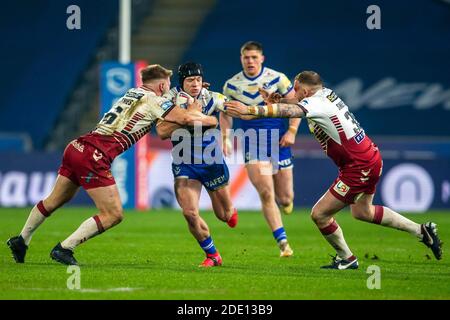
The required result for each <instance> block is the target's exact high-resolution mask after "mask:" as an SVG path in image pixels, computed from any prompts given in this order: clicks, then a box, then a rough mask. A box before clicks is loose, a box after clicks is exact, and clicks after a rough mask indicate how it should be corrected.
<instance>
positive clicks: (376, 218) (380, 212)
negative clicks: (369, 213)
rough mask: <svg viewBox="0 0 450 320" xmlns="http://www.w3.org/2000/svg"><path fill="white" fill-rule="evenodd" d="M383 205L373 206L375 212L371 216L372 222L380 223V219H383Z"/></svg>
mask: <svg viewBox="0 0 450 320" xmlns="http://www.w3.org/2000/svg"><path fill="white" fill-rule="evenodd" d="M383 211H384V210H383V206H375V214H374V216H373V223H375V224H381V220H383Z"/></svg>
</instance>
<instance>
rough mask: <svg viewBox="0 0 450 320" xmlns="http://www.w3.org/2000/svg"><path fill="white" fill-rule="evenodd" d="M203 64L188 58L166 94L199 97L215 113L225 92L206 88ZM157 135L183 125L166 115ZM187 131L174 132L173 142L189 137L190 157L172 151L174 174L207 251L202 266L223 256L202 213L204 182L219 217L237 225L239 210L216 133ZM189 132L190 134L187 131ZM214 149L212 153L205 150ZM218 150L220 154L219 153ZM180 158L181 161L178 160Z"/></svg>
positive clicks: (192, 226)
mask: <svg viewBox="0 0 450 320" xmlns="http://www.w3.org/2000/svg"><path fill="white" fill-rule="evenodd" d="M203 78H204V74H203V68H202V66H201V65H200V64H198V63H195V62H187V63H185V64H182V65H180V66H179V68H178V81H179V85H178V86H177V87H174V88H172V89H171V90H170V92H169V93H168V94H167V95H165V97H167V98H168V99H174V101H175V103H177V104H178V103H179V104H180V105H181V106H183V107H184V106H185V104H184V103H183V102H185V101H189V100H193V98H196V99H197V100H198V101H199V103H200V105H199V108H200V107H201V108H200V109H199V111H200V112H202V113H204V114H205V115H213V116H216V115H217V114H218V112H220V111H222V110H223V103H224V102H225V100H226V98H225V96H224V95H222V94H220V93H217V92H213V91H209V90H207V89H206V88H204V82H203ZM156 128H157V132H158V135H159V136H160V137H162V138H167V137H170V136H172V133H173V132H174V131H175V130H176V129H178V128H180V126H179V125H178V124H173V123H171V122H169V121H168V120H167V119H165V120H164V121H161V120H159V121H158V124H157V127H156ZM181 133H184V135H183V134H182V135H180V136H177V137H176V138H175V136H172V137H174V138H173V139H172V144H173V146H174V147H175V146H177V145H179V144H180V143H183V141H184V139H188V141H189V143H188V147H189V150H185V149H183V152H186V151H187V152H188V153H189V157H184V158H186V159H187V161H185V160H183V156H186V155H184V154H183V155H179V154H173V158H174V162H173V163H172V172H173V175H174V178H175V186H174V188H175V194H176V198H177V201H178V204H179V205H180V207H181V209H182V212H183V215H184V217H185V219H186V221H187V224H188V227H189V231H190V232H191V233H192V235H193V236H194V238H195V239H196V240H197V241H198V243H199V245H200V247H201V248H202V249H203V251H204V252H205V254H206V258H205V260H204V261H203V262H202V263H201V264H200V266H201V267H214V266H220V265H222V257H221V256H220V254H219V252H218V250H217V249H216V247H215V245H214V241H213V239H212V237H211V233H210V231H209V227H208V225H207V224H206V222H205V220H204V219H203V218H202V217H200V212H199V199H200V193H201V191H202V186H203V187H205V189H206V190H207V192H208V195H209V197H210V199H211V203H212V207H213V210H214V213H215V215H216V217H217V218H218V219H219V220H221V221H224V222H226V223H227V224H228V225H229V226H230V227H231V228H234V227H235V226H236V224H237V221H238V214H237V210H236V209H235V208H234V207H233V204H232V202H231V196H230V189H229V186H228V181H229V172H228V167H227V165H226V163H225V161H224V158H223V155H222V151H221V149H220V147H219V146H218V144H217V141H216V137H215V136H214V135H212V134H209V131H204V130H203V132H202V131H200V134H201V136H200V137H196V136H194V131H193V130H191V131H190V132H189V131H187V130H184V131H181ZM186 133H187V134H186ZM205 149H207V150H213V151H212V154H209V152H205ZM216 153H218V154H216ZM176 158H178V159H179V161H176V160H177V159H176Z"/></svg>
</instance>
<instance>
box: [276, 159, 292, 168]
mask: <svg viewBox="0 0 450 320" xmlns="http://www.w3.org/2000/svg"><path fill="white" fill-rule="evenodd" d="M278 165H279V166H280V167H282V168H285V167H288V166H290V165H292V159H291V158H288V159H284V160H281V161H278Z"/></svg>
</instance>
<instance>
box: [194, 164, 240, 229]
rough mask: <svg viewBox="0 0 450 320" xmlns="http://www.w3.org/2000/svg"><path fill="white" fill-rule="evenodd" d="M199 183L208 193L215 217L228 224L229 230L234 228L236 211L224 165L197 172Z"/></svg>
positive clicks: (228, 176) (212, 166) (227, 172)
mask: <svg viewBox="0 0 450 320" xmlns="http://www.w3.org/2000/svg"><path fill="white" fill-rule="evenodd" d="M199 175H200V176H201V178H200V179H201V183H202V184H203V185H204V186H205V188H206V190H207V191H208V195H209V198H210V199H211V204H212V207H213V210H214V214H215V215H216V217H217V218H218V219H219V220H221V221H223V222H226V223H227V224H228V226H230V227H231V228H234V227H236V225H237V222H238V213H237V209H236V208H234V207H233V203H232V201H231V195H230V187H229V185H228V182H229V180H230V173H229V171H228V167H227V165H226V164H225V163H215V164H211V165H207V166H205V167H204V169H203V170H201V171H200V172H199Z"/></svg>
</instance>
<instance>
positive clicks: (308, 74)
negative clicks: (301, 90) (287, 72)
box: [295, 71, 323, 86]
mask: <svg viewBox="0 0 450 320" xmlns="http://www.w3.org/2000/svg"><path fill="white" fill-rule="evenodd" d="M295 80H297V81H298V82H299V83H303V84H306V85H309V86H322V85H323V82H322V78H321V77H320V75H319V74H318V73H317V72H315V71H302V72H300V73H299V74H298V75H296V76H295Z"/></svg>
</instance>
